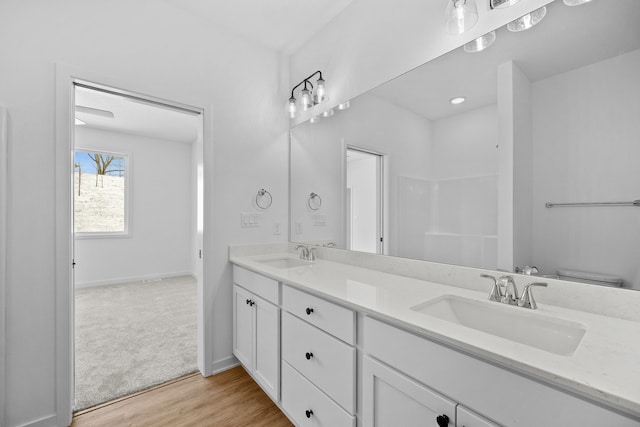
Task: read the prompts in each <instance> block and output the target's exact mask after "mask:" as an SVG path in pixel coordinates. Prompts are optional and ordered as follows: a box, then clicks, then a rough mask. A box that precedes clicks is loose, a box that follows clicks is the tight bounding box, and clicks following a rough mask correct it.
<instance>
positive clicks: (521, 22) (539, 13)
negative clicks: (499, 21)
mask: <svg viewBox="0 0 640 427" xmlns="http://www.w3.org/2000/svg"><path fill="white" fill-rule="evenodd" d="M546 14H547V7H546V6H542V7H541V8H540V9H536V10H534V11H533V12H531V13H527V14H526V15H524V16H521V17H520V18H518V19H514V20H513V21H511V22H509V23H508V24H507V29H508V30H509V31H512V32H518V31H524V30H528V29H529V28H531V27H533V26H534V25H537V24H539V23H540V21H542V19H543V18H544V17H545V15H546Z"/></svg>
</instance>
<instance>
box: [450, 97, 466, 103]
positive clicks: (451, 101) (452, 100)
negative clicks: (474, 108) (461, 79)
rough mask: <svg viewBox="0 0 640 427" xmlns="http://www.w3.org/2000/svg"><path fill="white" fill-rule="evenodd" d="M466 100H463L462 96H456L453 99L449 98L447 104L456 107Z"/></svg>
mask: <svg viewBox="0 0 640 427" xmlns="http://www.w3.org/2000/svg"><path fill="white" fill-rule="evenodd" d="M466 100H467V98H465V97H464V96H456V97H455V98H451V99H450V100H449V102H450V103H452V104H453V105H458V104H462V103H463V102H464V101H466Z"/></svg>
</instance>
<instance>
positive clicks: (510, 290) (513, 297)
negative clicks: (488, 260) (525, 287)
mask: <svg viewBox="0 0 640 427" xmlns="http://www.w3.org/2000/svg"><path fill="white" fill-rule="evenodd" d="M498 283H503V284H504V295H503V296H502V300H501V302H503V303H505V304H509V305H516V304H518V288H516V282H515V281H514V280H513V277H511V276H502V277H501V278H499V279H498Z"/></svg>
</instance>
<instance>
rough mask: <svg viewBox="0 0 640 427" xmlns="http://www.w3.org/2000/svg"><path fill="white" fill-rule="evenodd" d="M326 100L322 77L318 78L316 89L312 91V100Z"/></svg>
mask: <svg viewBox="0 0 640 427" xmlns="http://www.w3.org/2000/svg"><path fill="white" fill-rule="evenodd" d="M326 100H327V90H326V87H325V82H324V80H323V79H318V81H317V84H316V90H315V91H314V93H313V102H314V103H316V104H320V103H322V102H325V101H326Z"/></svg>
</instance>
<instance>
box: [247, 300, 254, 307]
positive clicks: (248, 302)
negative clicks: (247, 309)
mask: <svg viewBox="0 0 640 427" xmlns="http://www.w3.org/2000/svg"><path fill="white" fill-rule="evenodd" d="M247 304H249V305H250V306H251V307H253V305H254V304H255V302H253V301H251V300H250V299H248V300H247Z"/></svg>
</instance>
